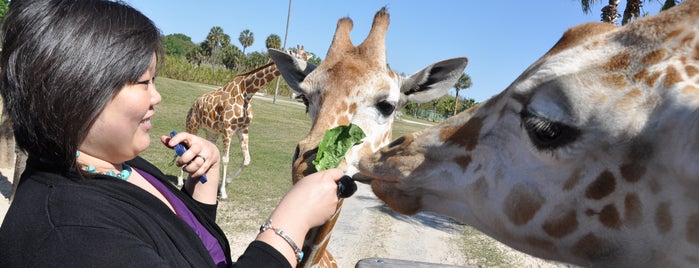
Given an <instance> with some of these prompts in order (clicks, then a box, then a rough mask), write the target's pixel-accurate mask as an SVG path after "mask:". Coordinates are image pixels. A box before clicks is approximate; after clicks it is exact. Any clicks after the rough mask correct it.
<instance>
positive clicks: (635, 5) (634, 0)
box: [621, 0, 642, 25]
mask: <svg viewBox="0 0 699 268" xmlns="http://www.w3.org/2000/svg"><path fill="white" fill-rule="evenodd" d="M641 5H642V3H641V0H628V1H626V9H624V17H623V18H621V25H626V24H627V23H629V22H631V21H632V20H634V19H638V18H639V17H640V16H641Z"/></svg>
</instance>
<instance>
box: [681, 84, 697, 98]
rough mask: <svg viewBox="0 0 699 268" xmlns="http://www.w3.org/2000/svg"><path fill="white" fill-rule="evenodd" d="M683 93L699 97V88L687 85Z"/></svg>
mask: <svg viewBox="0 0 699 268" xmlns="http://www.w3.org/2000/svg"><path fill="white" fill-rule="evenodd" d="M682 94H685V95H689V96H694V97H695V98H696V97H699V88H697V87H695V86H693V85H686V86H685V87H683V88H682Z"/></svg>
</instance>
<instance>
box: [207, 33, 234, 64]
mask: <svg viewBox="0 0 699 268" xmlns="http://www.w3.org/2000/svg"><path fill="white" fill-rule="evenodd" d="M203 45H204V47H205V49H206V50H207V51H206V52H207V53H208V54H209V55H208V56H209V63H211V64H212V66H215V65H216V64H220V63H221V51H223V49H224V48H226V47H228V46H230V45H231V37H230V36H229V35H227V34H226V33H224V32H223V28H221V27H219V26H214V27H211V30H209V34H208V35H206V40H204V44H203Z"/></svg>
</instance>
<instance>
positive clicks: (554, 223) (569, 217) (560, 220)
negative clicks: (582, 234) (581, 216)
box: [541, 210, 578, 238]
mask: <svg viewBox="0 0 699 268" xmlns="http://www.w3.org/2000/svg"><path fill="white" fill-rule="evenodd" d="M554 211H556V210H554ZM552 214H553V213H552ZM541 227H542V228H543V229H544V231H545V232H546V233H547V234H548V235H550V236H552V237H555V238H561V237H564V236H566V235H569V234H571V233H572V232H573V231H575V230H577V229H578V217H577V213H576V212H575V210H568V211H565V212H563V213H562V214H559V213H556V215H551V216H549V218H548V219H547V220H546V221H545V222H544V224H543V225H542V226H541Z"/></svg>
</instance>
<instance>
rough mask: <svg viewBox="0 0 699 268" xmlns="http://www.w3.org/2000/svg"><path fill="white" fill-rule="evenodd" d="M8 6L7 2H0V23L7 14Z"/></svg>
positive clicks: (8, 2) (3, 0)
mask: <svg viewBox="0 0 699 268" xmlns="http://www.w3.org/2000/svg"><path fill="white" fill-rule="evenodd" d="M9 5H10V1H9V0H1V1H0V21H2V20H3V19H4V18H5V14H7V9H8V7H9Z"/></svg>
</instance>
